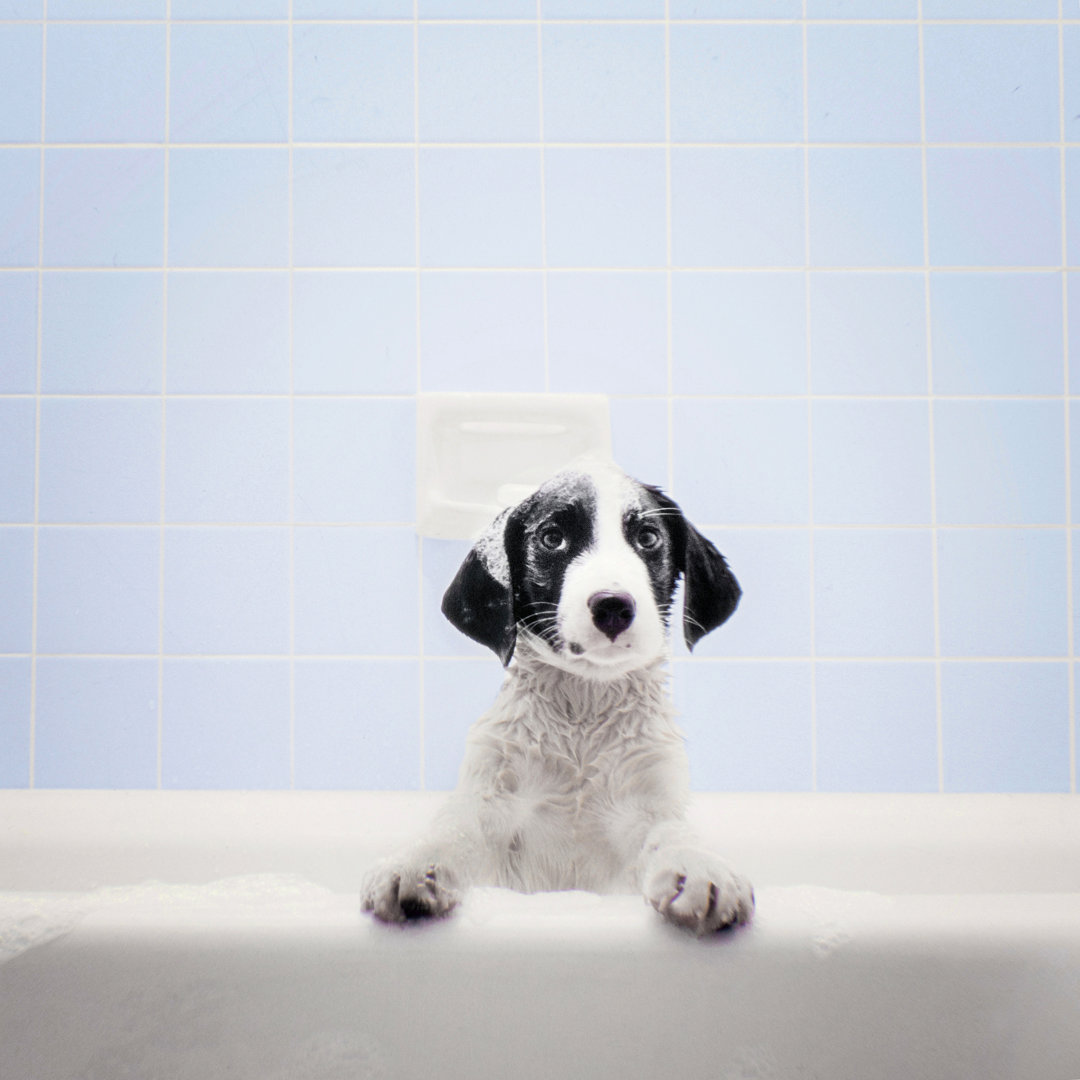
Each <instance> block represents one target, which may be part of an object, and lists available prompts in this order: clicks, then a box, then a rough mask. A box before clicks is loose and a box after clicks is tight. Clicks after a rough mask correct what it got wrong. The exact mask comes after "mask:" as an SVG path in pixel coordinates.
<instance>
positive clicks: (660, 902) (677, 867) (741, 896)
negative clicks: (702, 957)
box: [640, 821, 754, 937]
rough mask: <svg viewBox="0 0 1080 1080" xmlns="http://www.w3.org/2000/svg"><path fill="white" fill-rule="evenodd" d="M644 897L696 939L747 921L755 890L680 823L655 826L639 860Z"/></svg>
mask: <svg viewBox="0 0 1080 1080" xmlns="http://www.w3.org/2000/svg"><path fill="white" fill-rule="evenodd" d="M640 865H641V871H642V872H641V889H642V892H643V894H644V896H645V899H646V900H647V901H648V902H649V903H650V904H652V906H653V907H654V908H656V910H657V911H658V912H660V914H661V915H663V917H664V918H665V919H666V920H667V921H668V922H670V923H674V924H675V925H676V926H679V927H682V928H683V929H684V930H689V931H690V932H691V933H693V934H697V935H698V936H699V937H700V936H703V935H705V934H710V933H713V932H715V931H717V930H723V929H724V928H726V927H729V926H741V925H743V924H745V923H748V922H749V921H750V919H751V918H752V917H753V914H754V890H753V888H752V886H751V885H750V882H749V881H747V880H746V879H745V878H743V877H741V876H740V875H739V874H737V873H735V871H734V870H732V869H731V867H730V866H728V864H727V863H726V862H725V861H724V860H723V859H721V858H720V857H719V856H718V855H715V854H714V853H713V852H711V851H709V850H708V849H707V848H704V847H702V846H701V844H700V842H699V841H698V838H697V836H696V835H695V833H694V832H693V830H692V829H691V828H690V827H689V826H688V825H687V824H686V823H685V822H682V821H664V822H660V823H659V824H657V825H654V826H653V827H652V828H651V829H650V830H649V833H648V835H647V836H646V838H645V843H644V845H643V847H642V859H641V864H640Z"/></svg>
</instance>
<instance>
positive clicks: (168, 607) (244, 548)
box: [164, 527, 289, 655]
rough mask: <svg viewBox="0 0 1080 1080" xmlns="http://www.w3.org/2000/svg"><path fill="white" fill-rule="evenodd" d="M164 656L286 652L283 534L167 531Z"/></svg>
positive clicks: (286, 565)
mask: <svg viewBox="0 0 1080 1080" xmlns="http://www.w3.org/2000/svg"><path fill="white" fill-rule="evenodd" d="M164 544H165V552H164V561H165V594H164V595H165V610H164V621H165V628H164V641H165V652H166V653H179V654H182V655H186V654H190V653H203V654H248V655H250V654H259V653H285V652H288V650H289V537H288V532H287V531H286V530H285V529H273V528H270V529H253V528H248V529H230V528H222V527H216V528H206V529H177V528H169V529H166V530H165V540H164Z"/></svg>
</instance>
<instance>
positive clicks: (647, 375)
mask: <svg viewBox="0 0 1080 1080" xmlns="http://www.w3.org/2000/svg"><path fill="white" fill-rule="evenodd" d="M548 354H549V367H550V371H551V389H552V390H557V391H567V392H570V393H609V394H663V393H665V392H666V391H667V282H666V280H665V275H664V274H660V273H655V274H653V273H645V274H574V273H567V274H564V273H553V274H549V275H548Z"/></svg>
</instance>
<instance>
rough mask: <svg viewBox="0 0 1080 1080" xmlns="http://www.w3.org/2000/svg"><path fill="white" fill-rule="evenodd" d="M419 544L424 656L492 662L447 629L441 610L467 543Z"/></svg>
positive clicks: (481, 650)
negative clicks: (478, 658) (473, 658)
mask: <svg viewBox="0 0 1080 1080" xmlns="http://www.w3.org/2000/svg"><path fill="white" fill-rule="evenodd" d="M422 544H423V565H422V567H421V571H422V574H423V583H422V588H423V593H424V599H423V620H424V654H425V655H426V656H478V657H479V656H487V657H491V658H492V659H494V653H492V652H491V650H490V649H488V648H487V647H486V646H484V645H480V644H479V643H477V642H475V641H473V640H472V639H471V638H467V637H466V636H465V635H464V634H463V633H461V631H460V630H458V629H456V628H455V627H453V626H451V625H450V623H449V622H448V621H447V618H446V616H445V615H443V613H442V608H441V605H442V598H443V594H444V593H445V592H446V590H447V588H449V586H450V582H451V581H453V580H454V576H455V575H456V574H457V572H458V567H460V566H461V564H462V562H464V560H465V556H466V555H467V554H468V552H469V548H470V547H471V546H472V545H471V544H470V543H469V541H468V540H432V539H431V538H430V537H425V538H424V539H423V541H422ZM496 662H497V661H496Z"/></svg>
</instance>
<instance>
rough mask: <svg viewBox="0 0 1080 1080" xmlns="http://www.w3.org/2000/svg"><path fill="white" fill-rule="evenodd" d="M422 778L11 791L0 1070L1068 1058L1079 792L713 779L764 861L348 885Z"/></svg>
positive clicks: (476, 1072)
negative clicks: (454, 906)
mask: <svg viewBox="0 0 1080 1080" xmlns="http://www.w3.org/2000/svg"><path fill="white" fill-rule="evenodd" d="M436 798H437V797H436V796H422V795H405V794H336V793H335V794H327V795H324V794H307V793H258V794H235V793H228V794H210V793H154V792H148V793H143V792H139V793H125V792H101V793H89V792H0V1077H2V1078H3V1080H76V1078H77V1080H217V1078H224V1077H228V1078H230V1080H256V1078H258V1080H360V1078H367V1077H380V1078H382V1077H386V1078H399V1080H415V1078H421V1077H428V1076H432V1077H439V1078H444V1080H445V1078H450V1080H454V1078H458V1077H461V1078H469V1080H473V1078H477V1080H481V1078H488V1077H491V1078H499V1080H502V1078H518V1080H529V1078H538V1080H539V1078H543V1080H563V1078H577V1077H581V1078H589V1080H606V1078H607V1077H617V1078H619V1080H630V1078H636V1077H643V1078H644V1077H647V1078H649V1080H653V1078H659V1077H667V1076H674V1077H680V1078H683V1080H687V1078H694V1077H703V1078H704V1077H708V1078H709V1080H781V1078H782V1080H847V1078H850V1080H893V1078H895V1080H916V1078H918V1080H921V1078H932V1080H953V1078H955V1080H1078V1078H1080V799H1077V798H1076V797H1075V796H1061V797H1058V796H1048V797H1042V796H975V797H951V796H927V797H923V796H896V797H893V796H783V795H780V796H775V795H770V796H702V797H699V798H698V800H697V802H696V803H695V807H694V814H695V817H696V818H697V821H698V824H699V825H700V827H701V828H702V830H703V831H704V832H705V833H706V834H707V835H708V836H709V837H710V839H712V840H713V841H714V842H715V843H716V844H717V846H718V847H719V848H720V849H721V850H723V851H725V852H726V853H727V854H728V855H729V856H730V857H731V859H732V860H733V861H734V862H736V863H737V864H738V865H739V866H740V867H742V868H743V869H745V870H746V872H747V873H749V874H750V875H751V876H752V877H753V879H754V881H755V884H756V885H757V896H758V917H757V921H756V923H755V925H754V926H753V927H752V928H749V929H747V930H744V931H739V932H736V933H731V934H726V935H720V936H719V937H717V938H716V939H715V940H710V941H705V942H702V941H695V940H692V939H690V938H687V937H685V936H683V935H682V934H680V933H678V932H677V931H674V930H671V929H669V928H667V927H665V926H663V925H661V924H660V923H659V922H658V921H657V918H656V916H655V915H654V913H653V912H652V911H651V910H650V909H648V908H647V907H646V906H645V905H644V904H643V903H642V902H641V901H640V900H639V899H637V898H634V897H603V898H601V897H595V896H592V895H589V894H584V893H564V894H543V895H537V896H520V895H517V894H512V893H505V892H501V891H499V890H480V891H477V892H476V893H474V894H472V895H471V896H470V898H469V900H468V903H467V905H466V906H464V907H463V909H462V910H461V911H460V912H459V913H458V915H457V916H456V917H455V918H453V919H451V920H449V921H447V922H445V923H440V924H436V925H433V926H427V927H408V928H405V929H396V928H386V927H380V926H377V925H374V924H373V923H372V922H371V921H369V920H368V919H367V918H365V917H364V916H362V915H361V914H360V912H359V910H358V904H357V898H356V892H357V887H358V883H359V878H360V871H361V868H362V866H363V865H364V864H365V863H366V862H367V861H368V860H369V859H370V858H372V857H373V856H375V855H376V854H378V853H381V852H382V851H384V850H386V849H388V848H391V847H393V846H394V845H395V844H396V843H397V842H399V841H400V840H401V839H402V838H403V837H404V836H405V835H406V834H407V833H409V832H410V831H411V830H412V829H414V828H415V827H416V826H418V825H419V824H420V823H422V822H423V821H424V820H425V819H426V817H427V816H428V815H429V814H430V812H431V809H432V807H433V805H434V800H435V799H436Z"/></svg>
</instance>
